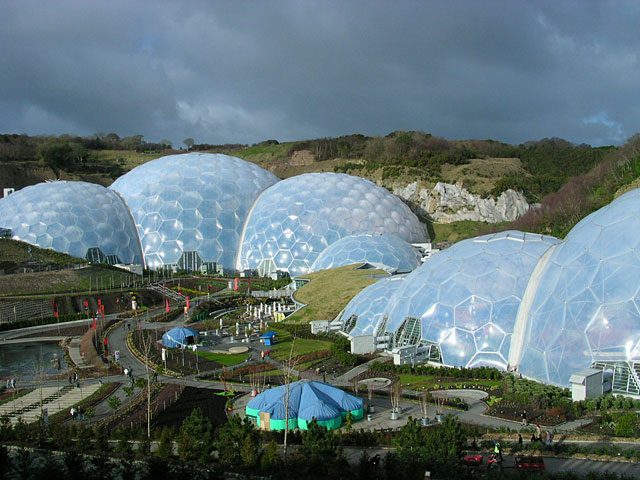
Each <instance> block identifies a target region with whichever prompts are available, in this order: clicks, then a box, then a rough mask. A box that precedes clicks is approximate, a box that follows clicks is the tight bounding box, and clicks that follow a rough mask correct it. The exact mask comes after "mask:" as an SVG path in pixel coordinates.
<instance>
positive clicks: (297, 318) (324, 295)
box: [289, 265, 386, 323]
mask: <svg viewBox="0 0 640 480" xmlns="http://www.w3.org/2000/svg"><path fill="white" fill-rule="evenodd" d="M357 267H358V265H347V266H346V267H339V268H332V269H331V270H323V271H320V272H315V273H310V274H307V275H304V277H303V278H308V279H309V280H310V282H309V283H307V284H306V285H305V286H303V287H302V288H300V289H299V290H298V291H297V292H296V294H295V298H296V300H298V301H299V302H302V303H306V304H307V306H306V307H304V308H302V309H301V310H300V311H298V312H297V313H296V314H295V315H292V316H291V317H290V318H289V322H292V323H308V322H310V321H312V320H333V319H334V318H335V317H336V316H337V315H338V313H340V311H341V310H342V309H343V308H344V307H345V306H346V305H347V303H349V301H350V300H351V299H352V298H353V297H355V296H356V295H357V294H358V293H360V291H361V290H362V289H363V288H365V287H367V286H369V285H371V284H373V283H375V282H376V281H377V279H376V278H373V275H380V274H385V273H386V272H384V270H358V269H357Z"/></svg>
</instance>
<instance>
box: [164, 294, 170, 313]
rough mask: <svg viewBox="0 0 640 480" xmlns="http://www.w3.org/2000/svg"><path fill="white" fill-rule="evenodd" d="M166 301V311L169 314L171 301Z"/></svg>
mask: <svg viewBox="0 0 640 480" xmlns="http://www.w3.org/2000/svg"><path fill="white" fill-rule="evenodd" d="M164 301H165V303H166V305H167V306H166V311H167V313H169V299H168V298H165V299H164Z"/></svg>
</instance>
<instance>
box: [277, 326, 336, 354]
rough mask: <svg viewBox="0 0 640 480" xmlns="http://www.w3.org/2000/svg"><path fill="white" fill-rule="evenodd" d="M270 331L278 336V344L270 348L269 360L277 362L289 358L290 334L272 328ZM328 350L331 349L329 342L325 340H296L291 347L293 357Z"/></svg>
mask: <svg viewBox="0 0 640 480" xmlns="http://www.w3.org/2000/svg"><path fill="white" fill-rule="evenodd" d="M271 330H273V331H274V332H276V333H277V334H278V343H276V344H275V345H274V346H273V347H272V348H271V358H273V359H274V360H278V361H282V360H284V359H286V358H289V354H290V353H291V341H292V337H291V334H290V333H289V332H287V331H286V330H280V329H278V328H272V329H271ZM329 348H331V342H327V341H326V340H312V339H308V338H296V341H295V344H294V347H293V356H294V357H297V356H299V355H305V354H307V353H311V352H318V351H320V350H329Z"/></svg>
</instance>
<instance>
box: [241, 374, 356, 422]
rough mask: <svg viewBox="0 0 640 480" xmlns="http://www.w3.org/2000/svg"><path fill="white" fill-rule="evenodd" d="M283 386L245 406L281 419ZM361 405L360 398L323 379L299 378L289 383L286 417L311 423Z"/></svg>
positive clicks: (333, 416) (282, 414)
mask: <svg viewBox="0 0 640 480" xmlns="http://www.w3.org/2000/svg"><path fill="white" fill-rule="evenodd" d="M284 394H285V386H284V385H282V386H280V387H274V388H271V389H269V390H267V391H265V392H262V393H261V394H260V395H258V396H257V397H255V398H253V399H251V401H249V403H248V404H247V408H248V409H252V410H258V411H261V412H268V413H269V414H270V415H271V418H272V419H274V420H284V417H285V415H284V402H283V401H282V399H283V396H284ZM361 408H362V399H361V398H358V397H354V396H353V395H349V394H348V393H346V392H345V391H343V390H340V389H339V388H336V387H334V386H333V385H329V384H328V383H322V382H310V381H307V380H301V381H299V382H294V383H291V384H290V385H289V412H290V413H289V417H290V418H295V417H297V418H300V419H302V420H306V421H308V422H310V421H311V420H313V419H314V418H315V419H316V420H318V421H321V420H330V419H334V418H337V417H338V416H340V415H341V414H342V413H343V412H344V413H346V412H350V411H355V410H358V409H361Z"/></svg>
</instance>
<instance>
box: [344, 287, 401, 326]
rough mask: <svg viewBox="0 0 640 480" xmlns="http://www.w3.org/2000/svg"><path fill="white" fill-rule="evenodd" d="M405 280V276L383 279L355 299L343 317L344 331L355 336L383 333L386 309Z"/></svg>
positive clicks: (348, 305) (365, 289) (347, 307)
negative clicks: (381, 328)
mask: <svg viewBox="0 0 640 480" xmlns="http://www.w3.org/2000/svg"><path fill="white" fill-rule="evenodd" d="M404 278H405V275H394V276H392V277H386V278H382V279H380V280H378V281H377V282H376V283H374V284H373V285H369V286H368V287H366V288H364V289H363V290H362V291H361V292H360V293H359V294H358V295H356V296H355V297H353V299H351V301H350V302H349V303H348V304H347V306H346V307H345V309H344V311H343V312H342V315H341V319H342V321H343V329H342V331H343V332H344V333H349V334H351V335H353V336H357V335H375V334H377V333H382V332H381V331H380V327H382V325H381V323H382V321H383V317H384V311H385V307H386V306H387V303H388V302H389V300H390V298H391V296H392V295H393V294H394V293H395V292H396V290H398V288H400V286H401V285H402V281H403V279H404Z"/></svg>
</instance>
